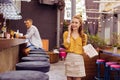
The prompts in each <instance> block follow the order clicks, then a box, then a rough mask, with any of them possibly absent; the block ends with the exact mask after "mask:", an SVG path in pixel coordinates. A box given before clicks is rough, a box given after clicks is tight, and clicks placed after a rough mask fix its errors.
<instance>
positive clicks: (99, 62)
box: [95, 59, 105, 80]
mask: <svg viewBox="0 0 120 80" xmlns="http://www.w3.org/2000/svg"><path fill="white" fill-rule="evenodd" d="M96 64H97V76H96V77H95V79H97V80H103V79H104V77H102V76H101V65H103V66H105V60H104V59H97V60H96Z"/></svg>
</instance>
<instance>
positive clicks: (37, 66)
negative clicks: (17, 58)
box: [16, 61, 50, 72]
mask: <svg viewBox="0 0 120 80" xmlns="http://www.w3.org/2000/svg"><path fill="white" fill-rule="evenodd" d="M49 69H50V63H49V62H48V61H45V62H42V61H29V62H20V63H17V64H16V70H33V71H41V72H48V71H49Z"/></svg>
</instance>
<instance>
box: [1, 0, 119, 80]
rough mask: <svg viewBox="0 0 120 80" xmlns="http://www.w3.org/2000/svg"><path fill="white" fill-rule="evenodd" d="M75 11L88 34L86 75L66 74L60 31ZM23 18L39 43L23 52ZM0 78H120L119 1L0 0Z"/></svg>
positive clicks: (52, 79)
mask: <svg viewBox="0 0 120 80" xmlns="http://www.w3.org/2000/svg"><path fill="white" fill-rule="evenodd" d="M75 15H80V17H81V19H82V26H83V31H84V33H85V34H87V44H86V46H88V48H85V47H84V46H83V49H84V53H85V54H82V56H83V58H84V67H85V73H86V76H85V77H82V78H81V79H77V78H76V79H74V78H73V79H68V78H67V76H66V75H65V70H66V66H65V62H66V57H67V55H68V54H69V53H68V52H67V49H66V47H65V46H64V39H63V38H64V37H63V34H64V32H65V31H68V26H69V24H70V23H71V20H72V19H73V16H75ZM27 21H31V22H32V23H33V24H34V25H35V26H36V27H37V28H36V29H37V31H38V32H39V35H40V41H41V42H40V41H38V40H39V38H37V39H38V40H35V39H34V40H33V42H35V43H36V44H40V43H41V44H42V47H40V48H35V49H30V50H29V51H28V52H27V55H26V53H25V50H26V49H27V47H28V46H27V45H28V44H27V43H28V42H29V41H28V42H27V38H26V37H27V36H26V37H24V35H26V34H27V33H28V32H29V31H30V30H29V28H26V24H27ZM72 23H73V22H72ZM35 32H36V31H35ZM17 35H19V37H18V36H17ZM20 36H21V37H20ZM23 37H24V38H23ZM37 41H38V43H37ZM71 60H72V59H71ZM0 80H120V0H0Z"/></svg>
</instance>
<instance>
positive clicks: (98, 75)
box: [97, 64, 100, 80]
mask: <svg viewBox="0 0 120 80" xmlns="http://www.w3.org/2000/svg"><path fill="white" fill-rule="evenodd" d="M97 71H98V73H97V77H98V79H99V80H100V64H98V69H97Z"/></svg>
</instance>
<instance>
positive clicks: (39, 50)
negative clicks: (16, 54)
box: [29, 49, 46, 55]
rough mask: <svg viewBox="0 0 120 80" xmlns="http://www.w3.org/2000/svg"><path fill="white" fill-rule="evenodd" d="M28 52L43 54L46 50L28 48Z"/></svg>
mask: <svg viewBox="0 0 120 80" xmlns="http://www.w3.org/2000/svg"><path fill="white" fill-rule="evenodd" d="M29 54H45V55H46V52H45V51H44V50H43V49H35V50H30V52H29Z"/></svg>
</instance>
